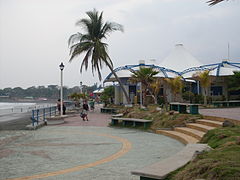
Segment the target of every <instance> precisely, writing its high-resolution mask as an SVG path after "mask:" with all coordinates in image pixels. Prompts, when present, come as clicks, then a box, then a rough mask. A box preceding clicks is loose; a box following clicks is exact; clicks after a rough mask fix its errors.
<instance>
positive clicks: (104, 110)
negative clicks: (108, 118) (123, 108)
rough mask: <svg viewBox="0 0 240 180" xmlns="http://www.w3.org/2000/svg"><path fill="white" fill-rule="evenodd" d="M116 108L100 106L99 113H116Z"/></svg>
mask: <svg viewBox="0 0 240 180" xmlns="http://www.w3.org/2000/svg"><path fill="white" fill-rule="evenodd" d="M116 111H117V109H115V108H101V113H110V114H113V113H116Z"/></svg>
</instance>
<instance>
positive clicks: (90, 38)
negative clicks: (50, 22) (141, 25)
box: [68, 9, 130, 103]
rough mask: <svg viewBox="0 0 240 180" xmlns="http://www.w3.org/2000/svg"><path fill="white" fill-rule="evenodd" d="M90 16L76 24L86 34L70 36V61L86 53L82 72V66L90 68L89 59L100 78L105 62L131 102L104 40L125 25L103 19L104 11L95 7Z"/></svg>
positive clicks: (88, 13)
mask: <svg viewBox="0 0 240 180" xmlns="http://www.w3.org/2000/svg"><path fill="white" fill-rule="evenodd" d="M86 14H87V16H88V18H83V19H80V20H79V21H78V22H77V23H76V25H78V26H80V27H81V28H83V30H84V31H85V33H84V34H82V33H76V34H73V35H71V36H70V38H69V41H68V45H69V46H70V56H71V57H70V60H69V61H70V62H71V61H72V60H73V59H74V58H76V57H77V56H79V55H80V54H83V53H86V54H85V56H84V58H83V60H82V64H81V68H80V72H81V73H82V68H83V67H85V70H87V68H88V64H89V61H91V64H92V72H93V73H94V71H97V73H98V77H99V80H100V81H101V80H102V76H101V72H100V70H101V69H102V66H103V64H105V65H107V67H108V68H109V69H110V70H111V72H112V73H113V75H114V76H115V78H116V80H117V81H118V83H119V85H120V87H121V88H122V90H123V93H124V95H125V97H126V99H127V102H128V103H130V99H129V96H128V94H127V92H126V90H125V88H124V87H123V85H122V82H121V81H120V79H119V78H118V76H117V74H116V73H115V72H114V70H113V63H112V60H111V58H110V57H109V55H108V53H107V47H108V44H106V43H105V42H103V40H105V39H107V36H109V35H110V33H112V32H114V31H122V32H123V26H122V25H120V24H117V23H115V22H105V23H104V21H103V12H101V13H100V14H99V13H98V11H96V10H95V9H94V10H93V11H88V12H86Z"/></svg>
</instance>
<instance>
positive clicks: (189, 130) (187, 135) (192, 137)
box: [156, 116, 224, 144]
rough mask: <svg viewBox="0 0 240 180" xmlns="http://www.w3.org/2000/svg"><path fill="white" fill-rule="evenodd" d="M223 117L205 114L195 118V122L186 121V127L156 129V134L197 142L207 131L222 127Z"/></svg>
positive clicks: (185, 142)
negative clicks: (201, 117) (202, 116)
mask: <svg viewBox="0 0 240 180" xmlns="http://www.w3.org/2000/svg"><path fill="white" fill-rule="evenodd" d="M223 121H224V119H221V118H215V117H209V116H206V117H204V119H198V120H196V123H187V124H186V127H175V128H174V130H172V131H169V130H156V133H157V134H162V135H166V136H169V137H172V138H174V139H177V140H178V141H180V142H182V143H184V144H195V143H198V142H199V141H200V140H201V139H202V137H203V136H204V134H206V132H207V131H209V130H211V129H214V128H216V127H222V123H223Z"/></svg>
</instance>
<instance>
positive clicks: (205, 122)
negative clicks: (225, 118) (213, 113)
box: [196, 119, 222, 127]
mask: <svg viewBox="0 0 240 180" xmlns="http://www.w3.org/2000/svg"><path fill="white" fill-rule="evenodd" d="M196 122H197V123H199V124H203V125H207V126H212V127H222V122H219V121H212V120H206V119H198V120H196Z"/></svg>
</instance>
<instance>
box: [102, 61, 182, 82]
mask: <svg viewBox="0 0 240 180" xmlns="http://www.w3.org/2000/svg"><path fill="white" fill-rule="evenodd" d="M139 66H144V67H149V68H153V69H158V70H159V71H161V72H162V73H163V75H164V76H165V77H166V78H167V77H168V75H167V72H171V73H175V74H176V75H178V76H181V74H180V73H179V72H177V71H174V70H172V69H167V68H164V67H161V66H156V65H153V64H137V65H125V66H120V67H117V68H116V69H114V72H118V71H122V70H129V71H131V70H133V71H135V70H134V69H133V68H135V67H139ZM112 74H113V73H112V72H111V73H109V74H108V76H107V77H106V78H105V80H104V81H103V82H105V81H107V80H108V79H109V78H110V77H111V76H112Z"/></svg>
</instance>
